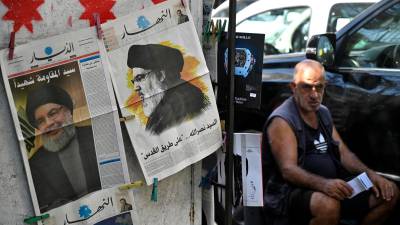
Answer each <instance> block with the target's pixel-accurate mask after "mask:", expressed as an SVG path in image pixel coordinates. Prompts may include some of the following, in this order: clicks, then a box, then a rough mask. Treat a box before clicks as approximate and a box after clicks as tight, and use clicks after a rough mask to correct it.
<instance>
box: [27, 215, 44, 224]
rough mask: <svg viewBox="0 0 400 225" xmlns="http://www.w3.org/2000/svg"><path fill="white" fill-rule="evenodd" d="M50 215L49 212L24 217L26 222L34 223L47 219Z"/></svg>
mask: <svg viewBox="0 0 400 225" xmlns="http://www.w3.org/2000/svg"><path fill="white" fill-rule="evenodd" d="M49 217H50V215H49V214H43V215H41V216H32V217H29V218H26V219H24V223H27V224H33V223H36V222H39V221H41V220H44V219H47V218H49Z"/></svg>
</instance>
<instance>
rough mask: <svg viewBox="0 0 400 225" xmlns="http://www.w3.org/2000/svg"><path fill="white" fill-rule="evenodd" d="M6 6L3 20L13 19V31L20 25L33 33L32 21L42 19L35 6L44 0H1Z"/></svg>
mask: <svg viewBox="0 0 400 225" xmlns="http://www.w3.org/2000/svg"><path fill="white" fill-rule="evenodd" d="M1 1H2V2H3V4H4V5H5V6H6V7H7V8H8V11H7V13H6V14H5V15H4V16H3V18H2V19H3V20H13V21H14V28H13V29H14V32H17V31H18V30H19V29H20V28H21V27H22V26H25V27H26V28H27V29H28V30H29V31H30V32H31V33H33V27H32V21H33V20H38V21H40V20H42V17H41V16H40V14H39V12H38V11H37V8H38V7H39V6H40V5H41V4H43V3H44V0H18V1H15V0H1Z"/></svg>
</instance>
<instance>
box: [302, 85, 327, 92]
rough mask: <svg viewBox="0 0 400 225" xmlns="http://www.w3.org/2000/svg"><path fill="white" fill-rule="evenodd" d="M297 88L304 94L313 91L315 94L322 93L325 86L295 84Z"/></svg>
mask: <svg viewBox="0 0 400 225" xmlns="http://www.w3.org/2000/svg"><path fill="white" fill-rule="evenodd" d="M297 86H298V87H299V88H300V89H301V90H303V91H305V92H311V91H312V90H314V89H315V91H316V92H319V93H321V92H323V91H324V90H325V86H326V85H325V84H322V83H321V84H316V85H312V84H306V83H299V84H297Z"/></svg>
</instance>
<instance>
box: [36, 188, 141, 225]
mask: <svg viewBox="0 0 400 225" xmlns="http://www.w3.org/2000/svg"><path fill="white" fill-rule="evenodd" d="M133 202H134V200H133V193H132V192H130V191H126V190H125V191H120V190H119V189H118V187H114V188H108V189H104V190H100V191H96V192H93V193H91V194H89V195H88V196H87V197H85V198H83V199H79V200H78V201H74V202H69V203H68V204H66V205H64V206H63V207H62V208H63V209H62V210H61V209H60V208H56V209H52V210H50V211H48V212H47V213H48V214H49V215H51V216H50V218H48V219H45V220H43V224H44V225H58V224H60V225H67V224H74V225H89V224H93V225H102V224H104V225H106V224H107V225H108V224H124V225H133V224H140V223H139V221H138V216H137V214H136V209H135V205H134V204H133ZM112 222H114V223H112ZM118 222H119V223H118Z"/></svg>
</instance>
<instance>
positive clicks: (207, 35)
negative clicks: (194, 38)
mask: <svg viewBox="0 0 400 225" xmlns="http://www.w3.org/2000/svg"><path fill="white" fill-rule="evenodd" d="M210 26H211V22H210V21H207V23H206V25H205V26H204V29H203V41H204V42H205V43H208V42H209V40H210V39H209V38H210Z"/></svg>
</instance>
